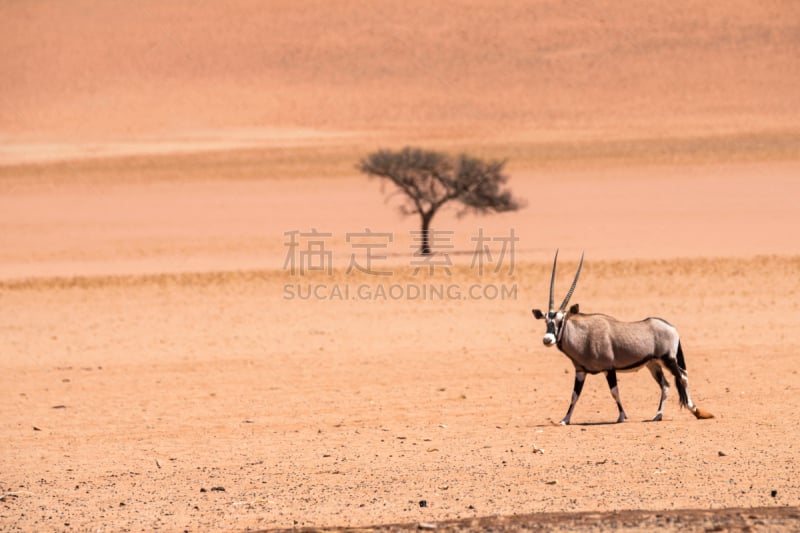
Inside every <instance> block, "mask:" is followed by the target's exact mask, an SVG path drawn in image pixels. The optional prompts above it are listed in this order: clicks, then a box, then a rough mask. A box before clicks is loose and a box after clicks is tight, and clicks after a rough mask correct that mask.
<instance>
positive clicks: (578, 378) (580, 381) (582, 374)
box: [561, 370, 586, 426]
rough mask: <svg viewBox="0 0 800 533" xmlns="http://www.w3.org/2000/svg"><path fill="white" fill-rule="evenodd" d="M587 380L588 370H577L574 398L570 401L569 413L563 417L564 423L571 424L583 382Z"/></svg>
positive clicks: (562, 421)
mask: <svg viewBox="0 0 800 533" xmlns="http://www.w3.org/2000/svg"><path fill="white" fill-rule="evenodd" d="M584 381H586V372H581V371H580V370H576V371H575V384H574V385H573V387H572V400H570V402H569V409H568V410H567V414H566V415H565V416H564V418H562V419H561V424H562V425H565V426H566V425H567V424H569V420H570V418H572V410H573V409H575V404H576V403H577V402H578V398H580V397H581V391H582V390H583V382H584Z"/></svg>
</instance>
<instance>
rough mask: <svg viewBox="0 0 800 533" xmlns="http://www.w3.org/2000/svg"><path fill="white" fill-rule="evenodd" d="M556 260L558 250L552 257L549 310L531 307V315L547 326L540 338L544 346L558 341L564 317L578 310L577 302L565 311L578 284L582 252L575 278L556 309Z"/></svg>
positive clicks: (552, 344) (581, 265)
mask: <svg viewBox="0 0 800 533" xmlns="http://www.w3.org/2000/svg"><path fill="white" fill-rule="evenodd" d="M557 262H558V250H556V256H555V259H553V273H552V274H551V276H550V303H549V306H548V309H549V311H547V313H543V312H542V311H541V310H539V309H533V316H534V317H536V318H537V319H538V320H542V319H543V320H544V323H545V325H546V326H547V331H546V332H545V334H544V337H543V338H542V342H543V343H544V345H545V346H554V345H556V344H557V343H558V341H559V339H560V338H561V328H563V327H564V323H565V321H566V317H567V315H568V314H569V313H572V314H575V313H577V312H578V304H575V305H573V306H572V307H571V308H570V309H569V313H568V312H567V305H568V304H569V299H570V298H572V293H573V292H574V291H575V285H577V284H578V276H580V275H581V267H583V254H581V262H580V263H579V264H578V271H577V272H576V273H575V279H574V280H572V286H571V287H570V288H569V292H568V293H567V296H566V297H565V298H564V301H563V302H561V306H560V307H559V308H558V309H556V308H555V305H554V301H553V296H554V289H555V287H554V285H555V281H556V263H557Z"/></svg>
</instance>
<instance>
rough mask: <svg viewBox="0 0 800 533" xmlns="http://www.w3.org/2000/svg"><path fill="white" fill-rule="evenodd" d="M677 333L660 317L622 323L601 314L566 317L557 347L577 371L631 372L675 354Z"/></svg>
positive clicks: (594, 372)
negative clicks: (649, 362)
mask: <svg viewBox="0 0 800 533" xmlns="http://www.w3.org/2000/svg"><path fill="white" fill-rule="evenodd" d="M678 341H679V337H678V331H677V330H676V329H675V328H674V327H672V326H671V325H670V324H668V323H667V322H666V321H664V320H661V319H660V318H646V319H644V320H641V321H639V322H622V321H620V320H617V319H616V318H614V317H610V316H608V315H602V314H583V313H577V314H567V316H566V318H565V322H564V325H563V328H562V330H561V338H560V339H559V341H558V348H559V349H560V350H561V351H562V352H564V354H565V355H566V356H567V357H569V358H570V359H571V360H572V362H573V363H574V365H575V367H576V368H579V369H581V370H583V371H584V372H588V373H590V374H597V373H599V372H605V371H607V370H611V369H614V370H632V369H635V368H638V367H640V366H642V365H644V364H645V363H646V362H647V361H650V360H653V359H656V358H661V357H665V356H668V355H669V354H670V353H675V352H677V349H678Z"/></svg>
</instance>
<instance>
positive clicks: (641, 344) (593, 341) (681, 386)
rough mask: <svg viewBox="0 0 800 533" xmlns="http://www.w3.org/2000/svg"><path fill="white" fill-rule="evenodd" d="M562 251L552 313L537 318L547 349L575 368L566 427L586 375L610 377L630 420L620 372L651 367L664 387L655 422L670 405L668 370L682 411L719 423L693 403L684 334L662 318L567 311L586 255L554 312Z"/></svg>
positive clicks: (538, 314) (622, 415) (613, 391)
mask: <svg viewBox="0 0 800 533" xmlns="http://www.w3.org/2000/svg"><path fill="white" fill-rule="evenodd" d="M557 262H558V250H556V256H555V259H554V260H553V273H552V274H551V276H550V304H549V307H548V311H547V313H546V314H545V313H542V312H541V311H540V310H539V309H533V316H535V317H536V318H537V319H544V321H545V324H546V325H547V332H546V333H545V334H544V339H542V340H543V342H544V344H545V346H553V345H555V346H558V349H559V350H561V351H562V352H563V353H564V354H565V355H566V356H567V357H569V358H570V360H571V361H572V364H573V365H574V366H575V385H574V388H573V390H572V400H571V401H570V404H569V409H568V410H567V414H566V415H565V416H564V418H563V419H562V420H561V424H564V425H566V424H569V422H570V418H571V417H572V410H573V409H574V408H575V403H576V402H577V401H578V398H579V397H580V395H581V390H582V389H583V382H584V380H585V379H586V374H599V373H600V372H603V373H605V375H606V380H607V381H608V387H609V388H610V389H611V395H612V396H613V397H614V400H616V402H617V407H618V408H619V418H618V419H617V422H622V421H623V420H625V419H626V418H627V416H626V415H625V411H624V410H623V409H622V403H621V402H620V399H619V390H618V389H617V371H618V370H619V371H626V370H638V369H639V368H641V367H643V366H646V367H647V369H648V370H650V373H651V374H652V375H653V378H654V379H655V380H656V382H658V384H659V385H660V386H661V401H660V402H659V403H658V412H657V413H656V416H655V417H653V420H654V421H656V420H661V417H662V415H663V412H664V401H665V400H666V399H667V392H668V391H669V382H668V381H667V378H666V377H665V376H664V369H666V370H668V371H669V372H670V373H672V375H673V376H675V387H676V388H677V389H678V396H679V397H680V404H681V407H684V406H686V407H688V408H689V410H690V411H691V412H692V413H693V414H694V416H696V417H697V418H713V416H714V415H712V414H711V413H708V412H706V411H703V410H701V409H700V408H699V407H697V406H696V405H695V404H694V402H692V399H691V398H690V397H689V378H688V375H687V373H686V362H685V361H684V359H683V350H682V349H681V341H680V338H679V337H678V331H677V330H676V329H675V328H674V327H673V326H672V325H671V324H670V323H668V322H667V321H666V320H663V319H661V318H645V319H644V320H641V321H639V322H621V321H619V320H617V319H615V318H612V317H610V316H608V315H601V314H584V313H581V312H579V310H578V304H575V305H573V306H572V307H570V308H569V309H567V305H568V304H569V299H570V298H571V297H572V293H573V292H574V291H575V285H576V284H577V283H578V276H580V274H581V267H583V254H581V261H580V263H579V264H578V271H577V272H576V273H575V279H574V280H573V281H572V286H571V287H570V288H569V292H567V296H566V297H565V298H564V301H563V302H561V306H560V307H559V308H558V309H556V308H555V307H554V306H553V290H554V284H555V279H556V263H557Z"/></svg>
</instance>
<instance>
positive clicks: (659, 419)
mask: <svg viewBox="0 0 800 533" xmlns="http://www.w3.org/2000/svg"><path fill="white" fill-rule="evenodd" d="M662 417H663V415H662V414H661V413H658V414H657V415H656V416H654V417H653V418H651V419H650V421H651V422H661V418H662Z"/></svg>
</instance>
